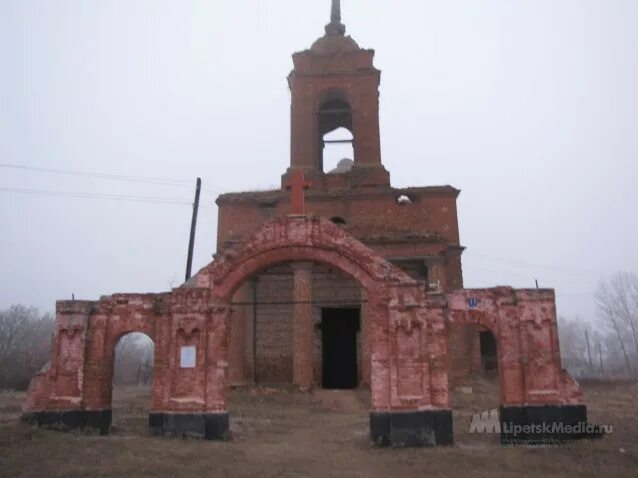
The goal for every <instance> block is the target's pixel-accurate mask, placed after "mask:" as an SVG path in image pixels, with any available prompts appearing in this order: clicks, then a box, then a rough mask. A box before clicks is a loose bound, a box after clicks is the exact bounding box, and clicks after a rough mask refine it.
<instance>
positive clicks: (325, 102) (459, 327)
mask: <svg viewBox="0 0 638 478" xmlns="http://www.w3.org/2000/svg"><path fill="white" fill-rule="evenodd" d="M332 8H333V10H332V18H331V22H330V24H329V25H328V26H327V27H326V35H325V36H323V37H322V38H320V39H319V40H318V41H317V42H315V44H314V45H313V46H312V48H310V49H309V50H306V51H303V52H300V53H297V54H295V55H294V57H293V60H294V65H295V66H294V70H293V72H292V73H291V74H290V77H289V84H290V89H291V94H292V138H291V139H292V148H291V151H292V153H291V165H290V168H289V169H288V171H286V172H285V173H284V174H283V176H282V187H281V189H278V190H273V191H265V192H259V193H237V194H225V195H223V196H221V197H220V198H219V199H218V205H219V232H218V254H217V255H216V256H215V259H214V261H213V262H212V263H211V264H209V265H208V266H206V267H204V268H203V269H202V270H201V271H199V272H198V273H197V274H196V275H195V276H194V277H192V278H191V279H190V280H189V281H187V282H186V283H185V284H183V285H182V286H180V287H178V288H176V289H174V290H172V291H170V292H166V293H159V294H153V293H152V294H113V295H110V296H105V297H102V298H101V299H100V300H98V301H75V300H74V301H59V302H58V303H57V315H56V323H55V331H54V335H53V340H52V357H51V362H50V365H49V366H48V368H46V369H45V370H43V371H42V372H40V373H39V374H38V375H37V376H36V377H35V378H34V379H33V381H32V383H31V385H30V388H29V392H28V396H27V399H26V401H25V403H24V406H23V419H24V420H25V421H28V422H30V423H33V424H35V425H39V426H46V427H52V428H56V429H61V430H68V429H73V428H91V429H97V430H98V431H99V432H101V433H108V431H109V428H110V425H111V402H112V378H113V367H114V350H115V346H116V344H117V342H118V341H119V339H120V338H121V337H122V336H124V335H126V334H128V333H131V332H142V333H145V334H146V335H148V336H149V337H150V338H151V339H152V340H153V342H154V343H155V358H154V360H155V362H154V376H153V403H152V407H151V411H150V414H149V428H150V431H151V433H153V434H157V435H168V436H196V437H200V438H206V439H227V438H228V437H229V435H230V425H229V424H230V419H231V418H230V416H229V412H228V401H229V389H230V387H231V386H233V385H247V384H259V383H288V384H292V386H293V387H294V389H296V390H299V391H301V392H307V391H312V390H313V389H314V388H317V387H323V388H332V389H348V388H356V387H367V388H369V389H370V396H371V403H370V439H371V441H372V443H374V444H376V445H381V446H387V445H393V446H434V445H449V444H452V443H453V416H452V410H451V404H450V387H451V384H452V383H453V381H454V379H455V378H459V377H463V376H466V375H467V374H468V373H470V372H471V371H472V370H474V369H478V368H480V367H481V365H482V364H481V360H480V359H481V358H482V354H481V353H480V352H481V350H482V349H490V350H492V352H493V355H494V357H493V360H494V364H493V365H494V368H495V370H496V373H498V376H499V379H500V384H501V408H500V420H501V422H502V423H503V424H505V423H507V424H508V425H512V424H514V425H521V426H525V425H536V424H541V423H559V424H563V425H575V424H579V423H582V422H586V420H587V410H586V407H585V405H584V403H583V397H582V393H581V391H580V388H579V386H578V384H577V383H576V382H575V381H574V380H573V379H572V378H571V377H570V376H569V374H568V373H567V372H566V371H565V370H563V369H562V367H561V363H560V349H559V343H558V333H557V321H556V308H555V300H554V292H553V290H549V289H541V290H538V289H534V290H514V289H512V288H507V287H499V288H494V289H480V290H468V289H464V288H463V282H462V270H461V253H462V251H463V248H462V246H461V244H460V240H459V232H458V222H457V213H456V199H457V197H458V194H459V191H458V190H456V189H454V188H452V187H450V186H443V187H418V188H408V189H395V188H393V187H392V186H391V185H390V178H389V173H388V171H387V170H386V169H385V168H384V167H383V164H382V162H381V153H380V141H379V115H378V106H379V103H378V96H379V80H380V73H379V71H378V70H376V69H375V67H374V65H373V56H374V53H373V52H372V51H370V50H363V49H361V48H359V46H358V45H357V44H356V43H355V42H354V40H352V39H351V38H349V37H347V36H346V35H345V27H344V26H343V25H342V24H341V21H340V20H341V19H340V11H339V10H340V9H339V1H338V0H333V7H332ZM336 128H344V129H345V130H347V131H350V132H351V133H352V146H353V151H354V158H352V161H351V162H342V163H341V164H340V166H339V167H338V168H337V169H336V170H334V171H325V170H324V167H323V159H324V148H325V147H326V146H327V145H328V144H330V143H329V142H328V141H326V138H325V135H326V134H327V133H330V132H331V131H333V130H335V129H336ZM288 189H290V190H291V192H290V193H289V192H288ZM484 334H488V335H484ZM484 337H491V338H492V342H493V343H492V344H491V346H490V345H489V344H488V342H489V341H488V340H487V339H485V338H484ZM483 342H485V344H483ZM483 355H485V356H487V354H483ZM510 430H511V428H510ZM502 438H503V440H504V441H506V442H509V441H512V440H514V441H516V440H521V439H523V440H527V439H529V440H533V441H539V440H541V441H542V440H556V439H564V438H574V437H573V436H563V435H561V434H560V433H557V432H550V433H545V432H542V433H541V434H540V435H539V434H532V436H521V435H519V436H512V435H511V434H508V432H507V431H503V432H502Z"/></svg>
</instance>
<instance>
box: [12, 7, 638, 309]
mask: <svg viewBox="0 0 638 478" xmlns="http://www.w3.org/2000/svg"><path fill="white" fill-rule="evenodd" d="M329 3H330V2H329V0H303V1H299V0H280V1H279V0H277V1H276V0H270V1H263V0H262V1H260V0H234V1H232V2H222V1H220V0H208V1H204V0H201V1H195V0H180V1H176V0H175V1H165V0H136V1H124V0H122V1H115V0H99V1H98V0H92V1H88V0H87V1H81V0H75V1H70V0H50V1H48V0H39V1H37V0H0V66H1V68H2V70H1V74H0V163H3V164H7V163H9V164H17V165H23V166H29V167H39V168H48V169H63V170H80V171H90V172H97V173H106V174H115V175H125V176H136V177H152V178H169V179H172V180H176V182H174V183H173V182H171V183H170V184H143V183H133V182H124V181H108V180H104V179H98V178H92V177H87V176H68V175H60V174H53V173H44V172H34V171H26V170H15V169H10V168H2V167H0V231H1V234H0V307H6V306H8V305H10V304H12V303H18V302H20V303H25V304H32V305H36V306H38V307H40V308H41V309H43V310H46V311H52V310H53V308H54V301H55V300H56V299H67V298H70V297H71V294H72V293H75V295H76V297H79V298H86V299H96V298H98V297H99V296H100V295H103V294H109V293H112V292H151V291H161V290H166V289H168V288H169V287H170V286H171V285H173V286H177V285H178V284H179V283H180V281H181V280H182V278H183V274H184V262H185V256H186V249H187V242H188V231H189V223H190V213H191V211H190V206H189V205H188V204H157V203H142V202H124V201H114V200H105V199H89V198H78V197H51V196H45V195H35V194H24V193H16V192H8V191H4V190H1V189H2V188H22V189H36V190H44V191H64V192H77V193H91V194H110V195H120V196H121V195H124V196H131V195H133V196H143V197H168V198H176V199H178V200H179V201H182V202H184V203H189V202H191V201H192V189H193V186H192V184H191V183H193V182H194V179H195V177H197V176H201V177H202V178H203V180H204V186H205V187H207V188H208V189H206V190H205V191H204V195H203V203H204V205H205V206H204V207H203V208H202V210H201V215H200V220H199V224H198V226H199V229H198V233H197V243H196V252H195V264H194V268H195V269H199V268H200V267H202V266H204V265H205V264H206V263H208V262H209V261H210V259H211V254H212V253H213V252H214V250H215V234H216V220H217V217H216V214H217V212H216V207H215V205H214V202H213V201H214V198H215V197H216V195H217V194H219V193H220V192H223V191H241V190H246V189H255V188H260V187H268V186H276V185H278V182H279V177H280V175H281V173H282V172H283V171H284V170H285V168H286V167H287V165H288V163H289V144H290V140H289V128H290V119H289V104H290V99H289V93H288V89H287V84H286V80H285V79H286V76H287V74H288V73H289V71H290V69H291V68H292V62H291V58H290V55H291V54H292V53H293V52H294V51H298V50H303V49H305V48H307V47H309V46H310V45H311V44H312V42H313V41H314V40H315V39H316V38H317V37H319V36H320V35H321V34H322V33H323V25H324V24H325V23H327V21H328V17H329ZM342 3H343V17H344V22H345V23H346V25H347V28H348V32H349V34H351V35H352V36H353V38H355V39H356V40H357V41H358V42H359V44H360V45H361V46H362V47H365V48H374V49H375V50H376V52H377V56H376V66H377V67H378V68H379V69H381V70H382V71H383V73H382V84H381V141H382V154H383V162H384V164H385V165H386V167H387V168H388V169H389V170H390V172H391V174H392V182H393V185H395V186H408V185H415V186H417V185H418V186H421V185H440V184H451V185H453V186H455V187H457V188H459V189H462V194H461V196H460V198H459V221H460V228H461V242H462V244H463V245H465V246H466V247H467V251H466V253H465V255H464V260H463V264H464V273H465V284H466V286H467V287H484V286H493V285H496V284H512V285H514V286H519V287H530V286H533V284H534V279H535V278H538V279H539V281H540V283H541V285H542V286H546V287H555V288H556V290H557V294H558V306H559V313H560V314H562V315H568V316H571V315H576V314H580V315H582V316H584V317H591V316H593V313H594V307H593V298H592V293H593V291H594V290H595V288H596V284H597V282H598V280H599V279H600V278H602V277H605V276H607V275H610V274H611V273H613V272H615V271H617V270H633V271H637V270H638V258H637V257H638V255H637V253H636V244H638V221H637V220H636V212H635V208H636V206H637V198H636V192H635V182H636V180H637V179H638V165H637V159H638V27H637V25H638V1H636V0H534V1H523V0H518V1H516V0H483V1H476V0H456V1H449V0H438V1H434V0H401V1H387V0H386V1H381V0H365V1H364V0H343V1H342ZM182 181H183V182H182Z"/></svg>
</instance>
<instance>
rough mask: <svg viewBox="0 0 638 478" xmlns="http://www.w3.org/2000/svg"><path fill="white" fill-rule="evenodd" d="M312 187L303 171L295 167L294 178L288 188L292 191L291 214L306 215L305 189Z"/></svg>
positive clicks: (287, 185)
mask: <svg viewBox="0 0 638 478" xmlns="http://www.w3.org/2000/svg"><path fill="white" fill-rule="evenodd" d="M309 188H310V183H309V182H308V181H306V178H305V177H304V174H303V171H302V170H301V169H295V170H294V171H293V172H292V178H291V180H290V182H288V184H286V189H287V190H289V191H291V194H290V203H291V205H292V208H291V214H295V215H304V214H305V213H306V193H305V190H306V189H309Z"/></svg>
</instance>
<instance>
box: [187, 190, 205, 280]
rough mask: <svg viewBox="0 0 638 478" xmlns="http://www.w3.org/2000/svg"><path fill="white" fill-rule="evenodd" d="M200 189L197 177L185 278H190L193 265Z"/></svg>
mask: <svg viewBox="0 0 638 478" xmlns="http://www.w3.org/2000/svg"><path fill="white" fill-rule="evenodd" d="M201 189H202V180H201V178H197V183H196V186H195V202H194V203H193V218H192V219H191V236H190V240H189V241H188V259H187V260H186V280H188V279H190V278H191V268H192V267H193V250H194V248H195V230H196V228H197V212H198V211H199V193H200V191H201Z"/></svg>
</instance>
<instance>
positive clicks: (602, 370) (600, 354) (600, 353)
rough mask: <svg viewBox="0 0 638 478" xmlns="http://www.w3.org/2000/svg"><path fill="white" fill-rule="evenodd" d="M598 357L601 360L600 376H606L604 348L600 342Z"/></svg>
mask: <svg viewBox="0 0 638 478" xmlns="http://www.w3.org/2000/svg"><path fill="white" fill-rule="evenodd" d="M598 357H599V358H600V375H601V377H604V376H605V369H604V368H603V350H602V347H601V345H600V342H599V343H598Z"/></svg>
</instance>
